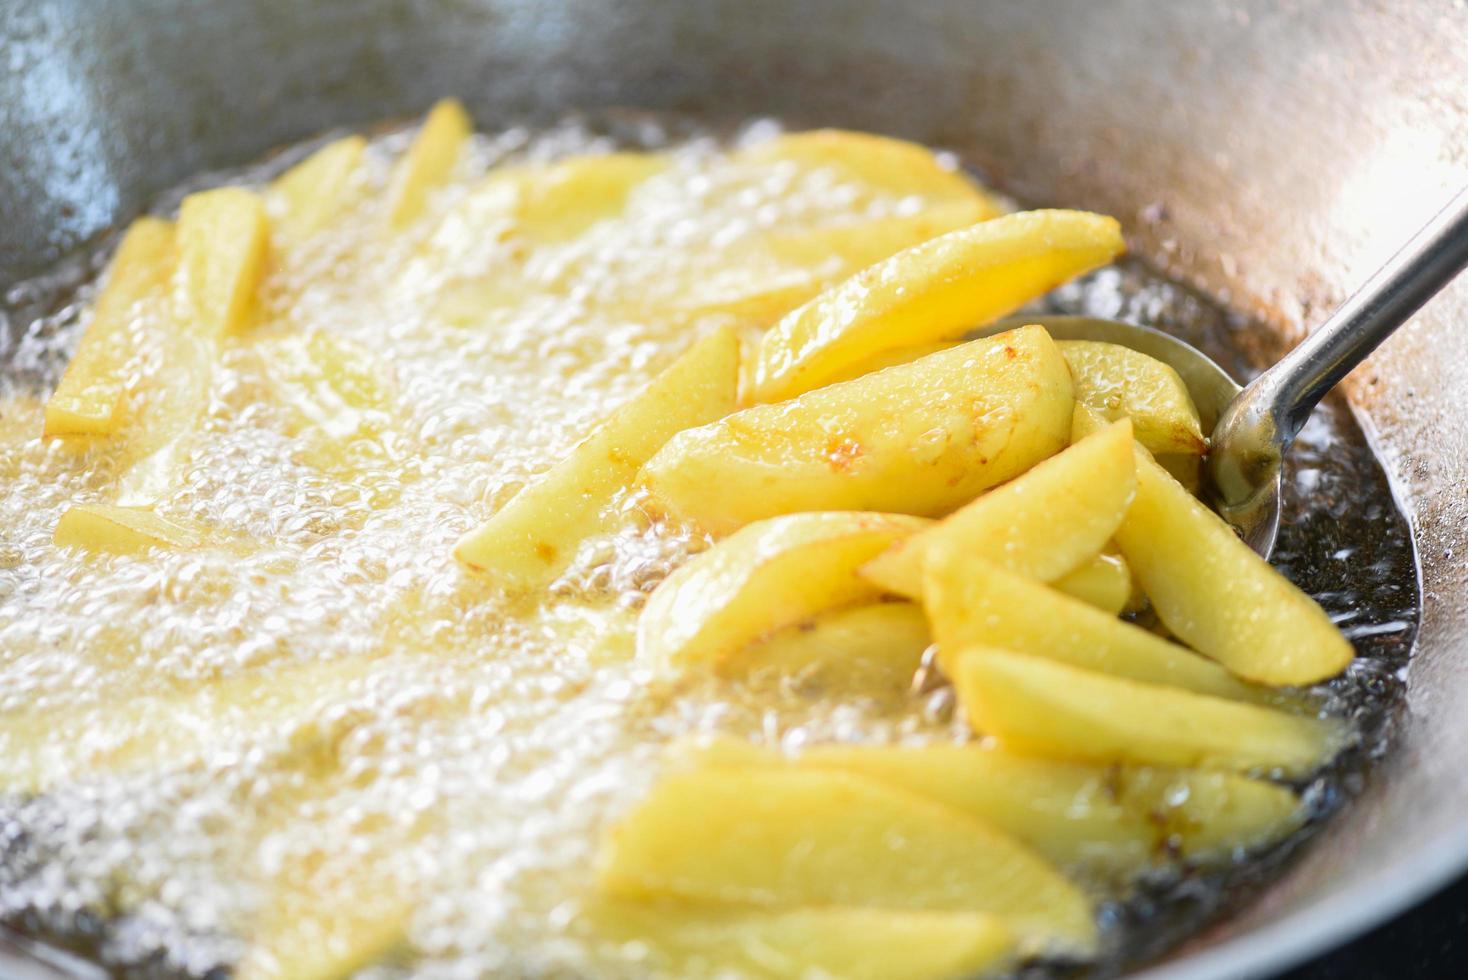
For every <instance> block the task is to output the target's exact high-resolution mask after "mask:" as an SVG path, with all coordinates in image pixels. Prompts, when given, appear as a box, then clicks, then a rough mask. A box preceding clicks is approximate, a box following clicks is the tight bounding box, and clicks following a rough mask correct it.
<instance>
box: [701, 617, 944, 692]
mask: <svg viewBox="0 0 1468 980" xmlns="http://www.w3.org/2000/svg"><path fill="white" fill-rule="evenodd" d="M930 642H931V640H930V638H929V636H928V620H927V617H926V616H924V615H923V611H922V609H921V608H920V607H918V606H916V605H914V604H913V603H910V602H876V603H872V604H870V605H865V606H854V607H850V608H845V609H833V610H831V611H829V612H824V613H820V614H818V615H816V616H814V617H813V618H811V619H807V620H802V621H801V622H798V623H795V624H794V625H792V626H787V627H785V628H784V629H781V630H778V631H776V632H775V633H772V634H771V635H770V636H769V637H768V638H767V639H764V640H761V641H758V642H756V643H755V644H754V645H752V646H750V647H747V648H746V649H744V650H743V651H741V652H740V654H739V656H737V657H728V658H726V659H724V660H722V661H720V662H719V664H718V665H717V668H716V669H717V670H718V672H719V674H720V675H721V676H724V677H729V678H746V679H756V678H759V677H762V676H771V675H773V676H778V677H794V678H799V679H800V680H801V681H802V682H803V683H805V684H808V685H810V686H813V687H817V688H819V689H820V690H821V691H822V692H823V693H824V694H826V695H828V696H830V695H838V694H847V695H851V694H867V693H870V694H886V695H898V694H902V693H904V692H906V691H907V689H908V687H909V686H910V685H911V683H912V679H913V675H915V674H916V673H917V669H918V667H919V665H921V663H922V659H923V651H924V650H926V649H927V648H928V644H929V643H930Z"/></svg>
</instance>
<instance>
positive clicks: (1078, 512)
mask: <svg viewBox="0 0 1468 980" xmlns="http://www.w3.org/2000/svg"><path fill="white" fill-rule="evenodd" d="M1133 469H1134V464H1133V462H1132V425H1131V423H1130V422H1129V421H1127V420H1125V419H1123V420H1122V421H1120V422H1116V423H1114V424H1113V425H1111V426H1109V427H1108V428H1106V429H1103V430H1101V431H1100V432H1097V433H1096V434H1095V435H1092V436H1089V437H1087V438H1085V439H1082V440H1081V441H1080V442H1077V443H1075V444H1073V445H1072V446H1070V447H1069V448H1068V449H1064V450H1062V451H1061V452H1059V453H1057V454H1056V455H1054V456H1052V457H1050V458H1049V459H1047V460H1044V461H1043V462H1041V463H1038V464H1036V465H1035V467H1034V468H1033V469H1031V470H1029V471H1027V472H1025V473H1024V474H1022V475H1020V476H1019V477H1017V478H1015V479H1014V480H1012V481H1011V482H1009V483H1006V484H1005V485H1004V486H1002V487H998V488H997V489H994V490H991V491H989V492H988V493H986V494H984V495H983V496H982V497H979V498H978V499H977V500H975V501H974V502H973V503H971V504H968V505H966V506H964V507H961V508H960V509H958V510H957V511H955V512H954V513H952V514H950V515H949V516H948V517H946V518H944V519H943V520H942V521H940V522H939V523H937V524H935V525H933V526H932V527H930V528H928V529H927V530H925V531H922V532H921V533H919V534H915V535H913V536H912V537H910V538H908V539H906V540H905V541H899V542H898V543H897V544H895V545H893V546H892V547H891V548H890V549H888V550H887V551H886V552H884V553H882V554H881V555H878V556H877V557H876V558H874V559H872V561H871V562H869V563H868V564H867V565H865V566H864V567H863V568H862V570H861V574H862V575H863V576H865V577H866V578H868V579H870V580H871V581H872V582H874V583H876V584H877V585H880V586H881V587H882V588H884V589H886V590H887V591H889V592H895V593H896V594H898V595H904V596H908V597H910V598H913V599H921V598H922V595H923V564H924V561H925V558H926V556H927V555H929V554H931V553H932V552H933V550H934V549H936V548H947V549H950V550H952V551H954V552H956V553H963V554H967V555H971V556H973V557H975V558H983V559H985V560H987V561H991V562H994V563H995V564H996V565H999V566H1001V567H1003V568H1007V569H1008V570H1009V571H1011V572H1014V573H1015V574H1018V575H1023V576H1025V577H1026V578H1033V579H1038V580H1040V581H1042V582H1049V581H1053V580H1054V579H1057V578H1060V577H1061V576H1062V575H1065V574H1067V573H1069V572H1071V571H1074V570H1075V569H1077V568H1079V567H1081V566H1082V565H1084V564H1085V563H1086V562H1087V561H1088V560H1089V559H1091V558H1092V557H1093V556H1094V555H1096V554H1097V553H1098V552H1099V551H1100V550H1101V548H1102V546H1104V545H1105V544H1106V542H1107V541H1109V540H1111V535H1112V534H1113V533H1114V532H1115V531H1116V528H1117V526H1118V525H1120V524H1121V519H1122V516H1123V515H1124V514H1125V513H1126V509H1127V507H1128V505H1130V504H1131V502H1132V493H1133V491H1134V490H1135V486H1136V476H1135V474H1134V473H1133ZM1118 608H1119V607H1118Z"/></svg>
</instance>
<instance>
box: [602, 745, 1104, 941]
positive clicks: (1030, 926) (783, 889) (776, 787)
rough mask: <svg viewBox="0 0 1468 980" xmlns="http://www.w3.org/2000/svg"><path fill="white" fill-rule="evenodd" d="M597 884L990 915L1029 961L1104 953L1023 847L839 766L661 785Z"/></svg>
mask: <svg viewBox="0 0 1468 980" xmlns="http://www.w3.org/2000/svg"><path fill="white" fill-rule="evenodd" d="M898 842H900V843H898ZM598 883H599V885H600V887H601V888H602V889H603V890H604V891H605V892H607V893H608V894H611V895H615V896H620V897H623V898H632V899H649V898H658V897H665V898H682V899H685V900H690V901H705V902H718V903H734V904H749V905H757V906H763V907H766V908H790V907H799V906H808V905H817V906H833V905H834V906H856V907H868V908H896V909H925V910H931V911H954V912H956V911H963V912H983V913H989V914H993V915H995V916H998V917H999V918H1000V919H1002V920H1003V921H1004V923H1005V924H1006V925H1007V926H1009V927H1010V928H1012V929H1013V930H1014V932H1015V933H1016V935H1017V936H1018V937H1019V940H1020V948H1021V951H1022V953H1036V952H1046V953H1053V954H1056V955H1067V954H1069V955H1082V956H1083V955H1088V954H1089V953H1091V952H1092V951H1093V950H1094V949H1095V946H1096V926H1095V923H1094V922H1093V921H1092V918H1091V908H1090V903H1089V902H1088V901H1087V899H1086V897H1085V896H1084V895H1083V894H1082V893H1081V892H1080V891H1079V890H1078V889H1077V888H1076V887H1075V886H1074V885H1072V884H1071V883H1070V882H1068V881H1066V880H1065V878H1064V877H1062V876H1061V875H1060V874H1059V873H1058V872H1056V871H1055V870H1054V869H1053V868H1051V867H1050V865H1049V864H1047V863H1046V862H1045V861H1044V860H1042V859H1041V858H1040V857H1038V856H1037V855H1035V854H1034V853H1033V852H1031V851H1030V850H1029V849H1028V848H1026V847H1024V846H1023V845H1021V844H1019V843H1017V842H1015V841H1014V840H1011V839H1010V838H1009V837H1007V836H1005V835H1004V834H1001V833H998V832H997V831H994V830H991V829H990V828H989V827H988V825H986V824H984V823H982V822H980V821H978V820H975V819H973V818H972V817H970V816H968V815H967V814H964V813H962V812H960V811H958V810H954V809H952V808H950V807H946V806H943V805H941V804H938V803H934V802H932V801H930V800H927V799H925V798H923V797H921V796H918V795H916V794H913V793H908V792H906V791H904V790H899V789H896V788H893V787H890V786H888V785H885V784H883V783H880V782H877V781H875V780H870V779H866V778H863V777H860V776H855V775H851V774H849V773H844V772H837V771H834V770H823V769H811V770H800V771H782V770H778V769H769V770H759V769H743V770H729V769H709V770H704V771H701V772H687V773H679V774H675V775H671V776H667V777H665V778H663V779H662V780H660V781H659V782H658V783H657V785H655V786H654V787H653V789H652V791H651V792H650V793H649V794H648V795H647V797H646V798H644V799H643V800H642V802H640V803H639V804H638V805H637V806H636V807H635V808H634V809H633V810H632V812H631V813H630V814H628V815H627V816H626V817H625V818H623V820H622V822H621V823H620V824H618V825H617V826H616V827H614V828H613V830H612V832H611V834H610V835H609V836H608V838H607V839H606V841H605V843H604V845H603V848H602V852H601V855H600V860H599V875H598Z"/></svg>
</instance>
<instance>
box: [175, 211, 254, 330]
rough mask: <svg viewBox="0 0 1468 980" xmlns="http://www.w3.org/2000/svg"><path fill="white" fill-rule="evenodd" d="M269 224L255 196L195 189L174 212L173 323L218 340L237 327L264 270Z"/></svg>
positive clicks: (243, 317)
mask: <svg viewBox="0 0 1468 980" xmlns="http://www.w3.org/2000/svg"><path fill="white" fill-rule="evenodd" d="M269 242H270V224H269V221H268V220H267V219H266V217H265V203H264V201H262V200H261V198H260V195H258V194H255V193H253V192H252V191H247V190H245V189H243V188H240V187H220V188H218V189H216V190H212V191H200V192H199V193H197V194H190V195H189V196H188V197H186V198H184V199H183V203H182V204H180V205H179V209H178V273H177V295H178V300H179V306H178V313H177V315H178V319H179V323H180V327H181V329H183V330H186V331H189V332H192V333H193V334H195V335H196V336H199V337H201V338H203V339H205V340H210V341H217V340H219V339H220V338H222V337H223V336H224V335H225V334H227V333H230V332H232V331H235V330H238V329H240V328H241V327H242V326H243V325H244V321H245V316H246V314H247V313H248V311H249V309H250V306H251V304H252V303H253V302H254V298H255V288H256V286H258V285H259V283H260V277H261V276H262V275H263V274H264V272H265V253H266V250H267V248H268V247H269Z"/></svg>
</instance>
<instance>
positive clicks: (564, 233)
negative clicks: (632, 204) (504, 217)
mask: <svg viewBox="0 0 1468 980" xmlns="http://www.w3.org/2000/svg"><path fill="white" fill-rule="evenodd" d="M668 163H669V159H668V157H666V156H663V155H662V154H657V153H605V154H598V155H595V156H580V157H571V158H569V159H566V160H561V161H558V162H557V163H554V164H552V165H551V166H550V167H548V168H546V169H545V170H544V171H543V172H541V173H538V174H537V175H535V177H534V178H532V179H529V180H527V181H526V182H525V183H524V185H523V186H522V188H521V195H520V202H519V207H518V208H517V209H516V210H517V214H516V217H517V219H518V225H519V228H520V230H521V231H522V232H523V233H524V234H526V235H529V236H530V237H532V238H534V239H536V240H537V241H542V242H561V241H566V240H567V239H570V238H575V237H576V236H577V235H579V234H581V233H582V232H583V231H585V230H586V229H587V228H590V227H591V226H592V225H594V224H596V223H597V222H599V221H604V220H606V219H607V218H610V217H613V216H614V215H616V214H618V213H619V212H621V210H622V209H623V207H624V206H625V205H626V203H627V197H628V195H629V194H631V193H632V189H633V188H634V187H636V186H637V185H638V184H640V183H642V182H643V181H644V180H646V179H647V178H649V177H651V176H652V175H653V174H656V173H658V172H659V171H662V170H665V169H666V168H667V166H668Z"/></svg>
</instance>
